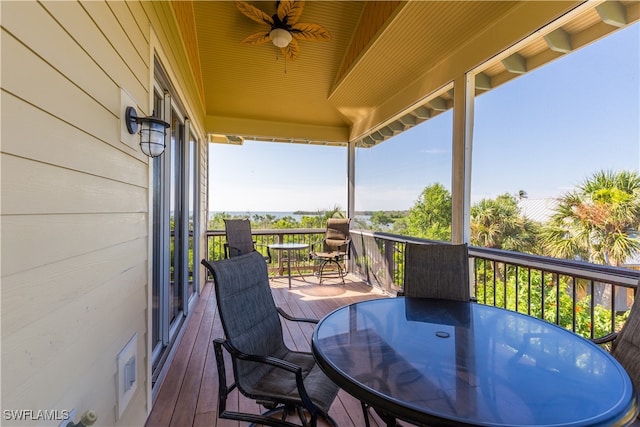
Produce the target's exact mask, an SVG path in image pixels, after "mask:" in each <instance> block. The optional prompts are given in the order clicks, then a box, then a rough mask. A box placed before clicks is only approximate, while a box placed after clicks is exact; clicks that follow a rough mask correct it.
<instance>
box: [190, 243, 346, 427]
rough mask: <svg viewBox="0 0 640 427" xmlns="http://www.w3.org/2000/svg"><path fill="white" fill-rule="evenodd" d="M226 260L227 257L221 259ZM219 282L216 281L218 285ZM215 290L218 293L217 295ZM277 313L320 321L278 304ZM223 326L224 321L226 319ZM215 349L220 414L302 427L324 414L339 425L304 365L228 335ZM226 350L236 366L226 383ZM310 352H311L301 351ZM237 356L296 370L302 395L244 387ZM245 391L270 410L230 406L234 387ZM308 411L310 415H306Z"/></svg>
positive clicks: (217, 341) (283, 426) (280, 426)
mask: <svg viewBox="0 0 640 427" xmlns="http://www.w3.org/2000/svg"><path fill="white" fill-rule="evenodd" d="M244 256H246V257H250V256H253V257H255V256H256V255H255V254H253V253H251V254H247V255H244ZM221 262H225V261H221ZM201 264H202V265H204V266H205V267H206V268H207V269H208V270H209V271H210V272H211V274H212V275H213V277H214V280H215V279H216V273H215V271H214V268H213V267H212V266H211V264H209V262H208V261H207V260H205V259H203V260H202V261H201ZM216 286H217V285H216ZM217 296H218V295H217V293H216V297H217ZM276 310H277V312H278V314H279V315H280V316H281V317H282V318H284V319H286V320H287V321H292V322H305V323H311V324H317V323H318V320H316V319H310V318H300V317H294V316H291V315H289V314H288V313H286V312H285V311H284V310H282V309H281V308H280V307H276ZM223 327H224V322H223ZM213 347H214V353H215V357H216V365H217V369H218V416H219V417H220V418H224V419H230V420H236V421H243V422H249V423H254V424H261V425H269V426H274V427H300V425H302V426H304V427H306V426H311V427H314V426H316V425H317V420H318V418H319V417H322V418H324V419H325V420H326V421H327V422H328V423H329V425H331V426H333V427H337V423H336V422H335V420H333V418H331V416H329V415H328V414H327V413H325V412H324V411H322V410H321V409H320V408H319V407H318V406H317V405H316V404H315V403H314V402H313V400H312V398H311V397H310V395H309V393H308V392H307V389H306V387H305V385H304V377H303V369H302V367H301V366H299V365H296V364H294V363H291V362H289V361H287V360H283V359H279V358H276V357H274V356H264V355H256V354H247V353H244V352H242V351H241V350H239V349H238V348H236V347H235V346H234V345H233V344H232V343H231V342H230V341H229V340H227V339H226V338H216V339H214V340H213ZM225 351H226V352H227V353H228V354H229V355H230V356H231V361H232V366H233V381H232V382H231V384H228V383H227V368H226V364H225V355H224V352H225ZM298 353H304V354H309V355H311V353H309V352H298ZM237 360H245V361H251V362H257V363H262V364H267V365H270V366H273V367H276V368H278V369H282V370H283V371H286V372H290V373H293V374H295V382H296V386H297V391H298V395H299V400H297V399H293V398H291V399H286V398H283V397H282V396H277V397H276V396H271V395H268V394H258V393H252V392H249V391H247V390H244V389H243V388H242V387H241V386H240V384H239V382H238V380H237V375H238V372H237V370H236V368H237V367H236V361H237ZM236 388H237V389H238V391H239V392H240V393H241V394H242V395H244V396H245V397H247V398H249V399H252V400H255V401H256V402H257V403H258V404H261V405H263V406H264V407H265V408H267V409H269V410H268V411H266V412H264V413H262V414H250V413H243V412H237V411H231V410H228V409H227V398H228V396H229V395H230V394H231V393H232V392H233V391H234V390H235V389H236ZM293 413H296V414H297V415H298V418H299V419H300V423H301V424H294V423H292V422H289V421H287V420H286V419H287V416H288V415H290V414H293ZM277 414H281V416H280V418H279V419H278V418H274V416H275V415H277ZM307 415H308V416H309V419H307Z"/></svg>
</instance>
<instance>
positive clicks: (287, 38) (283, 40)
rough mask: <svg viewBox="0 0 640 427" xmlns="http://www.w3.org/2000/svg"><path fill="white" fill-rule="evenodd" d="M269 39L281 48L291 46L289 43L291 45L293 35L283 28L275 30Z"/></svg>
mask: <svg viewBox="0 0 640 427" xmlns="http://www.w3.org/2000/svg"><path fill="white" fill-rule="evenodd" d="M269 37H270V38H271V41H272V42H273V44H274V45H276V46H277V47H280V48H283V47H287V46H289V43H291V39H292V38H293V37H292V36H291V33H290V32H289V31H287V30H285V29H283V28H274V29H273V30H271V32H270V33H269Z"/></svg>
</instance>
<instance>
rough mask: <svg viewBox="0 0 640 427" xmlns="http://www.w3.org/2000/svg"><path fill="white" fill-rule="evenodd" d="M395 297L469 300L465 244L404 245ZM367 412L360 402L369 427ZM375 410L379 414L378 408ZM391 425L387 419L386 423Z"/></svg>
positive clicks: (364, 405) (366, 408)
mask: <svg viewBox="0 0 640 427" xmlns="http://www.w3.org/2000/svg"><path fill="white" fill-rule="evenodd" d="M398 296H406V297H417V298H439V299H446V300H455V301H469V299H470V291H469V250H468V247H467V245H466V244H462V245H451V244H445V243H433V244H430V243H411V242H407V243H406V245H405V249H404V288H403V290H401V291H398ZM414 314H415V313H414ZM368 409H369V405H367V404H365V403H362V410H363V412H364V417H365V424H366V427H369V426H370V424H369V413H368ZM374 410H376V412H378V413H379V411H378V409H376V408H374ZM382 415H383V414H382ZM393 422H394V421H393V420H390V419H387V423H389V424H392V423H393Z"/></svg>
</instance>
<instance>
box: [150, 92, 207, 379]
mask: <svg viewBox="0 0 640 427" xmlns="http://www.w3.org/2000/svg"><path fill="white" fill-rule="evenodd" d="M161 90H162V92H161ZM154 99H155V101H154V104H155V105H154V106H155V109H156V115H159V116H160V117H161V118H163V120H165V121H167V122H169V123H170V124H171V128H170V130H169V132H168V135H167V139H166V149H165V152H164V154H163V155H162V156H160V157H157V158H155V159H153V160H152V163H153V164H152V168H153V183H152V185H153V188H152V191H151V193H152V204H153V206H152V210H151V217H152V223H153V226H152V232H153V236H152V240H153V245H152V250H153V253H152V276H153V277H152V292H153V300H152V323H153V325H152V346H153V356H152V360H153V365H152V366H153V368H152V370H153V381H154V384H155V381H156V380H157V379H158V377H159V376H160V374H161V372H162V368H163V365H164V362H165V360H166V358H167V355H168V353H169V351H170V349H171V346H172V345H173V343H174V342H175V340H176V337H177V336H178V335H179V333H180V330H181V328H182V327H183V325H184V321H185V319H186V316H187V315H188V313H189V304H190V303H191V302H193V299H194V297H195V296H196V294H197V286H196V283H197V274H198V269H197V268H196V269H194V259H198V257H199V254H198V245H197V244H196V240H195V230H197V226H198V224H197V219H198V216H197V214H196V213H197V206H198V192H197V188H198V187H197V186H198V174H197V164H198V163H197V159H198V157H197V154H198V141H197V139H196V137H195V136H194V134H193V133H192V132H191V130H190V126H189V120H188V119H186V118H185V114H184V113H183V112H182V111H181V109H180V106H179V104H178V103H177V102H176V100H175V99H173V98H172V96H171V95H170V92H169V91H167V90H166V88H163V87H162V83H158V87H157V88H156V92H155V97H154ZM158 112H161V113H160V114H159V113H158Z"/></svg>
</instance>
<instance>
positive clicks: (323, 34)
mask: <svg viewBox="0 0 640 427" xmlns="http://www.w3.org/2000/svg"><path fill="white" fill-rule="evenodd" d="M290 32H291V35H292V36H293V38H294V39H298V40H323V41H325V40H331V34H329V31H327V29H326V28H324V27H323V26H321V25H318V24H307V23H304V22H300V23H299V24H296V25H294V26H292V27H291V31H290Z"/></svg>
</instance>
